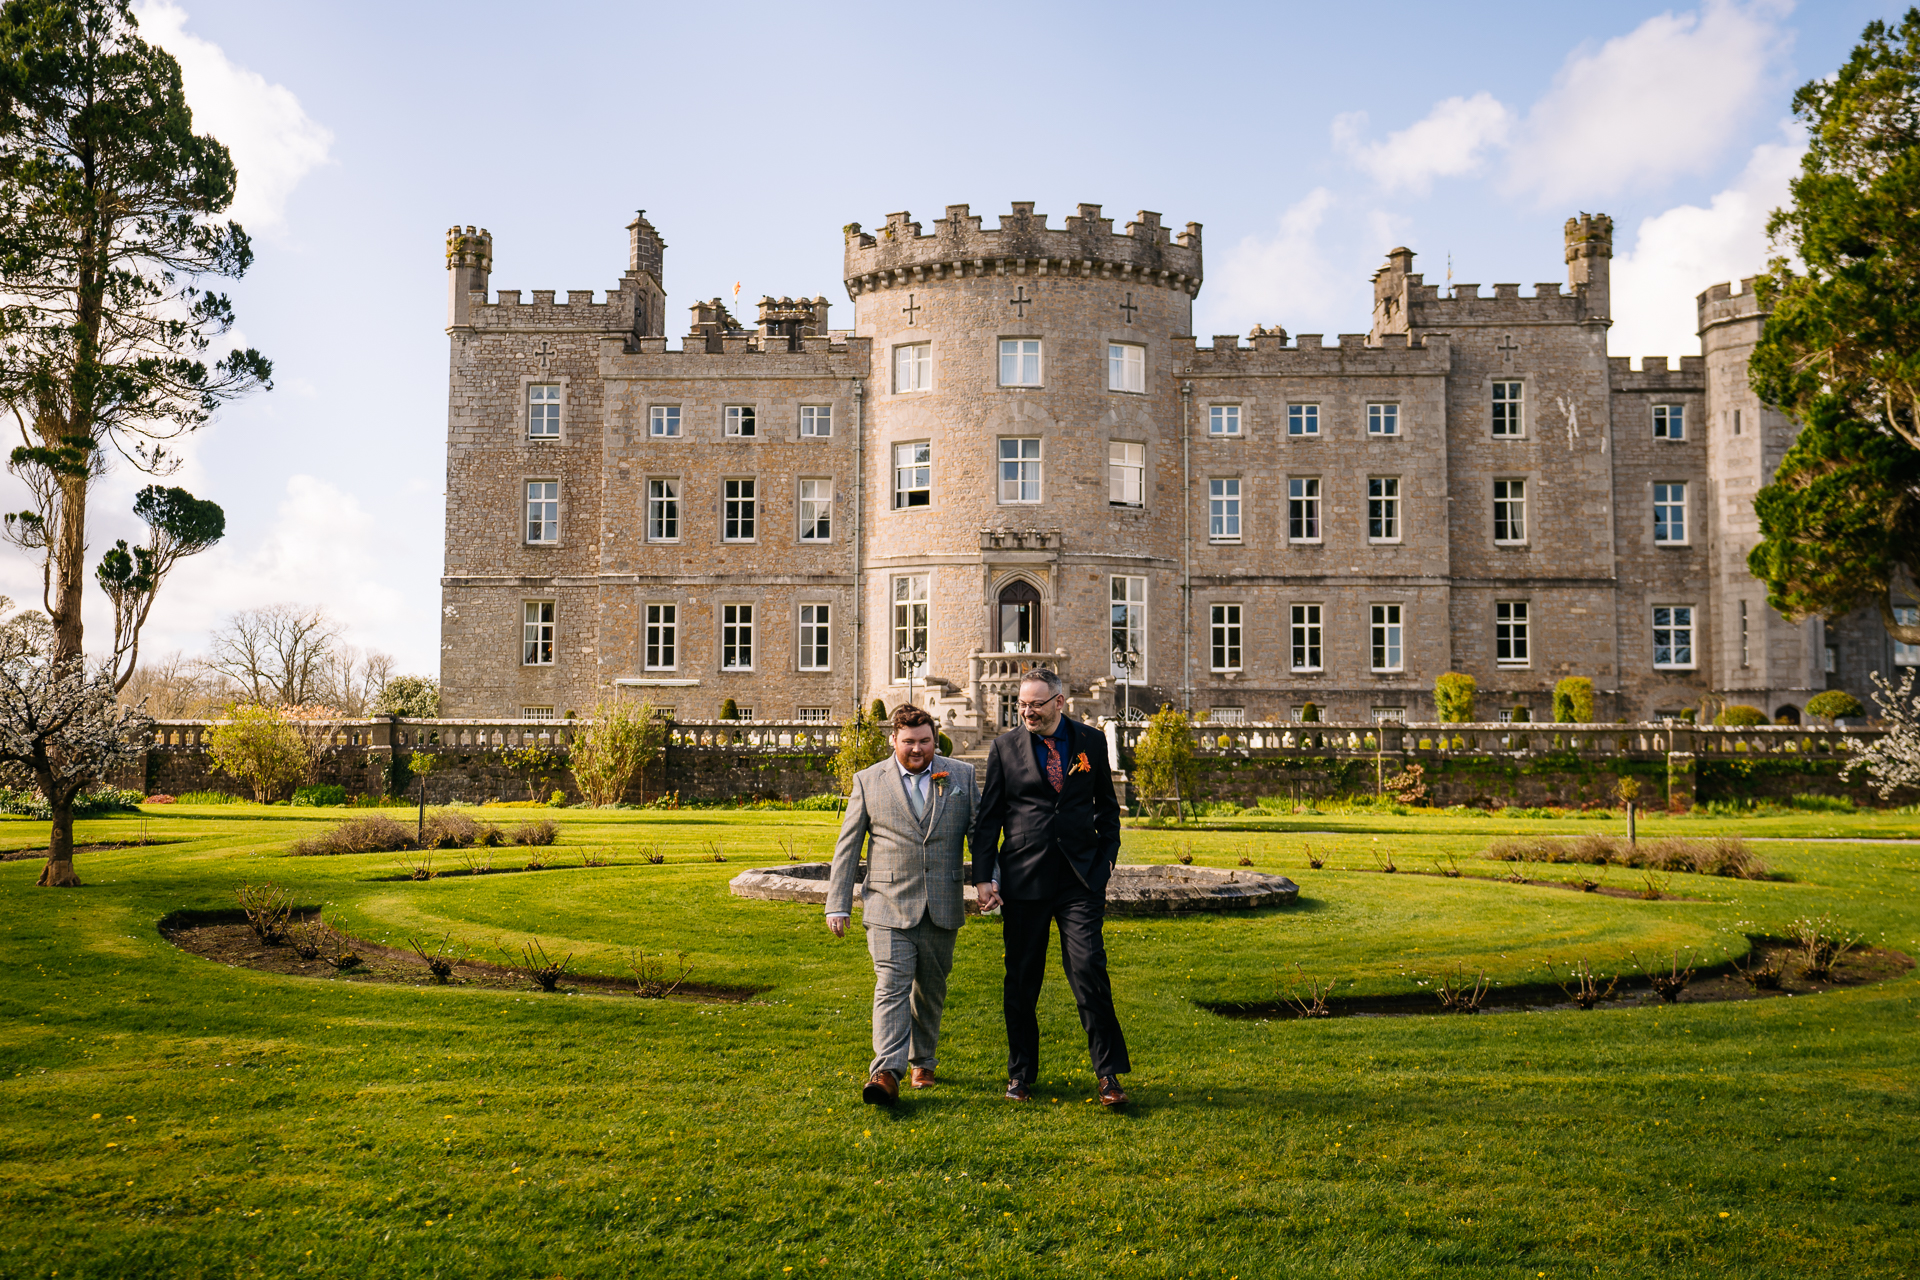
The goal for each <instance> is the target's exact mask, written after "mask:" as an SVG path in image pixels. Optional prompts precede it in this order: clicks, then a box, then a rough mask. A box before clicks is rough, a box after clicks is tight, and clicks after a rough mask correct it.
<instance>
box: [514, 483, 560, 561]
mask: <svg viewBox="0 0 1920 1280" xmlns="http://www.w3.org/2000/svg"><path fill="white" fill-rule="evenodd" d="M536 484H550V485H552V486H553V499H552V501H553V536H552V537H551V538H534V537H530V536H529V534H530V533H531V531H532V525H533V518H532V517H533V504H534V496H533V493H532V489H533V486H534V485H536ZM564 492H565V485H564V484H563V483H562V481H561V477H559V476H557V475H537V476H522V477H521V478H520V545H521V546H523V547H558V546H560V545H561V537H562V531H563V530H564V529H565V528H566V520H565V516H566V507H565V505H564V500H563V498H562V494H563V493H564ZM540 500H541V501H543V502H544V501H546V498H545V495H542V497H541V499H540ZM543 523H544V521H543Z"/></svg>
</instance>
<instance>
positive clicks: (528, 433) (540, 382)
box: [514, 373, 573, 445]
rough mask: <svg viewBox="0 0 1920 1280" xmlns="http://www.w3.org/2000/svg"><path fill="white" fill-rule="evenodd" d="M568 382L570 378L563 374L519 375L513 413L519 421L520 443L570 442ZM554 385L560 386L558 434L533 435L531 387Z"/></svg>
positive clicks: (570, 404) (571, 421) (569, 393)
mask: <svg viewBox="0 0 1920 1280" xmlns="http://www.w3.org/2000/svg"><path fill="white" fill-rule="evenodd" d="M570 383H571V379H569V378H568V377H567V376H566V375H565V374H533V373H523V374H521V375H520V402H519V404H518V405H517V406H516V407H515V409H514V413H515V415H516V416H517V417H518V418H519V422H520V429H519V436H520V443H521V444H540V445H546V444H568V443H571V440H572V436H573V387H572V386H571V385H570ZM556 386H557V387H559V388H560V434H559V435H553V436H536V435H533V434H532V431H533V400H532V388H534V387H556Z"/></svg>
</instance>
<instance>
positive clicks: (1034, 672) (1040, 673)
mask: <svg viewBox="0 0 1920 1280" xmlns="http://www.w3.org/2000/svg"><path fill="white" fill-rule="evenodd" d="M1020 683H1021V684H1043V685H1045V686H1047V697H1048V698H1057V697H1059V696H1060V695H1061V694H1063V693H1065V692H1066V691H1067V682H1066V681H1065V680H1062V679H1061V678H1060V673H1059V672H1058V671H1055V670H1054V669H1053V668H1052V667H1029V668H1028V669H1027V670H1025V671H1022V672H1021V673H1020Z"/></svg>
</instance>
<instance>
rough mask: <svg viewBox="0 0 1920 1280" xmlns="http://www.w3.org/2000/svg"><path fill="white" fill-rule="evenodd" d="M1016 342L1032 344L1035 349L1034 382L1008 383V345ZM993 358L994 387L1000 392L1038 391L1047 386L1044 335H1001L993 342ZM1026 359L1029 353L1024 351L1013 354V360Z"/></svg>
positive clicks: (1045, 341) (1045, 342)
mask: <svg viewBox="0 0 1920 1280" xmlns="http://www.w3.org/2000/svg"><path fill="white" fill-rule="evenodd" d="M1014 342H1031V343H1032V344H1033V345H1034V347H1035V350H1034V352H1033V353H1032V354H1033V361H1034V380H1033V381H1032V382H1008V381H1007V380H1006V371H1007V358H1008V353H1007V344H1008V343H1014ZM993 356H994V358H993V385H994V386H995V387H997V388H999V389H1000V390H1003V391H1038V390H1040V389H1041V388H1043V387H1045V386H1046V385H1047V340H1046V338H1045V337H1044V336H1043V335H1041V334H1037V333H1003V334H1000V335H998V336H997V337H995V338H994V340H993ZM1026 358H1027V353H1026V352H1024V351H1016V352H1014V353H1013V359H1015V360H1025V359H1026Z"/></svg>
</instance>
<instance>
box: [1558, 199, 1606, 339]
mask: <svg viewBox="0 0 1920 1280" xmlns="http://www.w3.org/2000/svg"><path fill="white" fill-rule="evenodd" d="M1566 235H1567V283H1568V284H1569V285H1571V286H1573V291H1574V292H1575V293H1576V294H1578V295H1579V296H1580V298H1581V299H1582V301H1583V302H1584V303H1585V310H1586V314H1587V316H1588V318H1590V319H1600V320H1611V319H1612V318H1613V294H1612V279H1611V275H1612V267H1613V219H1612V218H1610V217H1608V216H1607V215H1606V214H1604V213H1593V214H1588V213H1583V214H1581V215H1580V216H1579V217H1577V218H1568V219H1567V231H1566Z"/></svg>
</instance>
